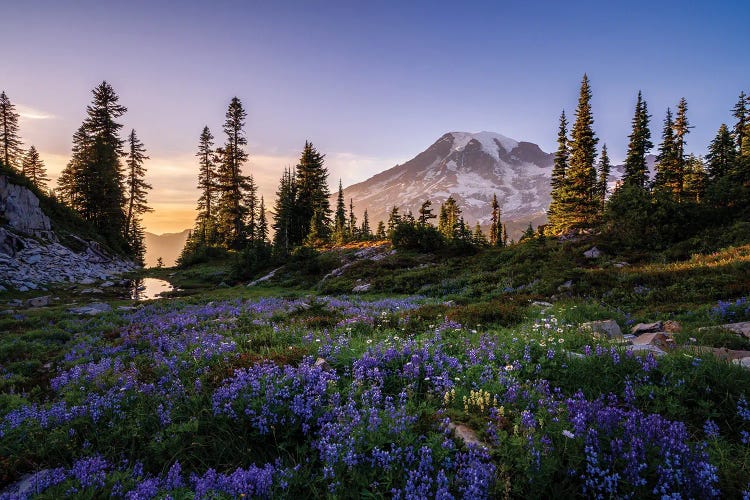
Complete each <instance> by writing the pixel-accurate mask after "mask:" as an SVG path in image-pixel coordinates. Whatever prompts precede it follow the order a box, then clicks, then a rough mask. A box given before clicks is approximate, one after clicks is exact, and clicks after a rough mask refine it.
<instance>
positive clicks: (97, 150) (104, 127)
mask: <svg viewBox="0 0 750 500" xmlns="http://www.w3.org/2000/svg"><path fill="white" fill-rule="evenodd" d="M92 93H93V95H94V98H93V100H92V102H91V104H90V105H89V106H88V107H87V108H86V115H87V116H86V119H85V120H84V122H83V130H84V133H83V134H79V133H77V134H76V136H74V138H73V139H74V146H73V154H74V158H75V157H76V154H77V153H78V158H76V159H77V160H80V161H81V163H80V164H76V165H74V170H75V171H76V172H75V173H76V175H75V177H77V178H76V182H75V187H74V189H76V190H77V191H78V205H79V206H78V212H79V213H80V214H81V216H82V217H83V218H84V219H86V220H88V221H89V222H91V223H92V224H93V225H94V227H95V228H96V229H97V231H98V233H99V234H100V235H102V236H104V237H105V238H107V239H109V240H110V241H114V242H117V241H118V240H120V241H121V238H122V235H124V234H125V233H126V214H125V210H124V207H125V202H126V199H125V192H124V174H123V168H122V163H121V162H120V158H121V157H123V156H125V151H124V147H123V146H124V144H125V141H124V140H123V139H122V138H120V129H121V128H122V124H120V123H117V121H116V120H117V119H118V118H120V117H121V116H122V115H123V114H125V112H127V108H126V107H125V106H123V105H121V104H119V100H120V98H119V96H118V95H117V94H116V93H115V90H114V89H113V88H112V86H111V85H110V84H109V83H107V82H106V81H104V82H102V83H101V84H100V85H99V86H97V87H96V88H95V89H94V90H93V91H92ZM77 141H79V142H77Z"/></svg>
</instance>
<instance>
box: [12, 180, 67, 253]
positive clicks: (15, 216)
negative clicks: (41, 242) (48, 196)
mask: <svg viewBox="0 0 750 500" xmlns="http://www.w3.org/2000/svg"><path fill="white" fill-rule="evenodd" d="M0 214H2V216H3V217H4V218H5V220H6V223H7V224H8V226H10V227H11V228H13V229H14V230H16V231H20V232H22V233H26V234H29V235H32V236H36V237H38V238H45V239H54V237H55V235H54V233H53V232H52V223H51V222H50V220H49V217H47V216H46V215H45V214H44V212H42V209H41V208H40V207H39V198H37V196H36V195H35V194H34V193H32V192H31V191H29V190H28V189H26V188H25V187H23V186H19V185H17V184H11V183H10V182H8V178H7V177H5V176H4V175H0Z"/></svg>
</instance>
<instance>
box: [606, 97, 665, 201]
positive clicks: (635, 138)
mask: <svg viewBox="0 0 750 500" xmlns="http://www.w3.org/2000/svg"><path fill="white" fill-rule="evenodd" d="M649 118H650V116H649V114H648V110H647V107H646V101H644V100H643V97H642V95H641V92H640V90H639V91H638V100H637V101H636V105H635V114H634V116H633V121H632V126H633V130H632V132H631V133H630V135H629V136H628V137H629V138H630V142H629V143H628V154H627V156H626V158H625V174H624V176H623V184H627V185H631V186H637V187H640V188H645V187H646V182H647V181H648V167H647V166H646V154H647V153H648V152H649V151H650V150H651V148H652V147H654V145H653V143H652V142H651V131H650V130H649V124H648V122H649ZM600 194H601V190H600Z"/></svg>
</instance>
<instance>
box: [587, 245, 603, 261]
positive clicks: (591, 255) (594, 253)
mask: <svg viewBox="0 0 750 500" xmlns="http://www.w3.org/2000/svg"><path fill="white" fill-rule="evenodd" d="M583 256H584V257H586V258H587V259H598V258H599V257H601V256H602V251H601V250H599V249H598V248H596V247H591V248H590V249H588V250H586V251H585V252H583Z"/></svg>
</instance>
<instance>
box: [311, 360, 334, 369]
mask: <svg viewBox="0 0 750 500" xmlns="http://www.w3.org/2000/svg"><path fill="white" fill-rule="evenodd" d="M315 368H320V369H321V370H323V371H324V372H330V371H331V370H332V368H331V365H329V364H328V361H326V360H325V359H323V358H318V359H316V360H315Z"/></svg>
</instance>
